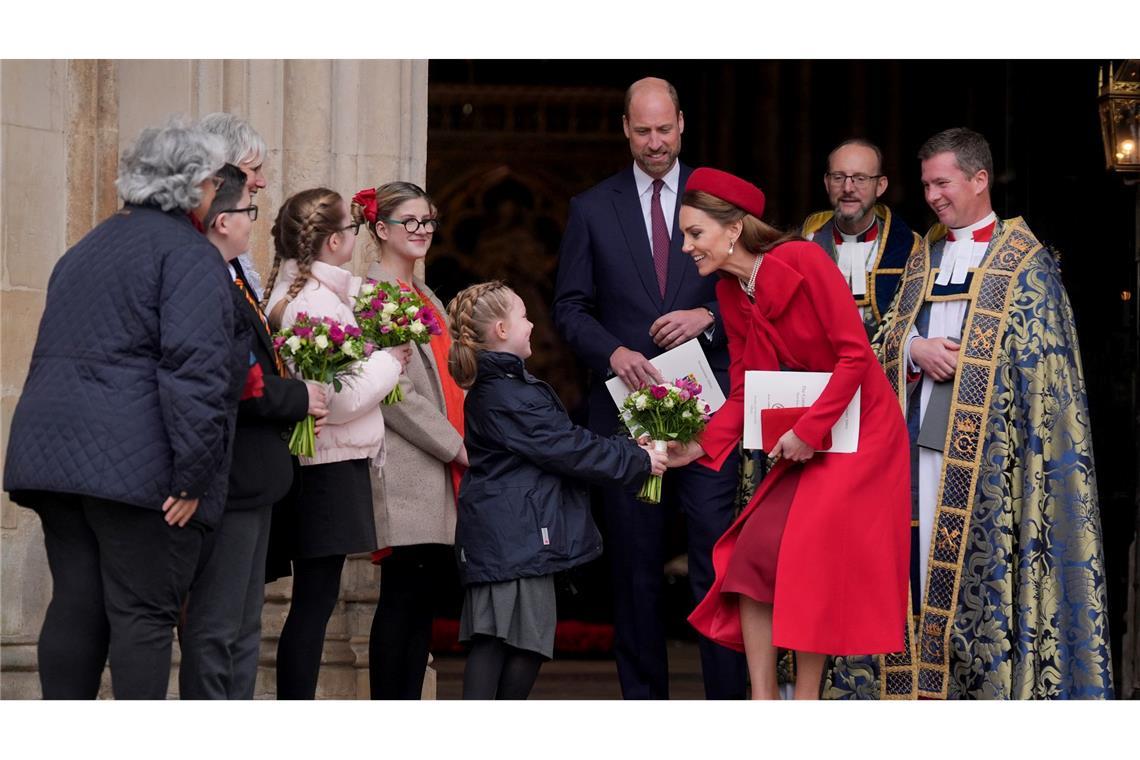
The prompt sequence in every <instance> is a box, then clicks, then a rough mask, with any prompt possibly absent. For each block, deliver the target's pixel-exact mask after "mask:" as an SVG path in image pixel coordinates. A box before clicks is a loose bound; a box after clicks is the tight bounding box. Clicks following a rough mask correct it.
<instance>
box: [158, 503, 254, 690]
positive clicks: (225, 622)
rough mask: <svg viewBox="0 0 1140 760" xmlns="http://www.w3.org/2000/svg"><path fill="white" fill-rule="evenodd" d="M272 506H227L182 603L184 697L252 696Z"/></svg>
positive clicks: (181, 679) (180, 675) (180, 685)
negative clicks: (183, 614) (183, 617)
mask: <svg viewBox="0 0 1140 760" xmlns="http://www.w3.org/2000/svg"><path fill="white" fill-rule="evenodd" d="M272 516H273V507H272V506H270V505H266V506H264V507H256V508H253V509H228V510H227V511H226V512H225V514H224V515H223V517H222V524H221V526H220V527H219V528H218V529H217V530H216V531H214V536H213V541H212V543H213V547H212V548H211V549H210V551H209V556H208V557H207V558H206V560H205V562H204V563H203V564H202V567H201V569H200V570H199V572H198V576H197V578H195V580H194V584H193V586H191V588H190V603H189V604H188V605H187V607H186V625H185V626H184V627H183V629H182V636H181V638H180V640H179V643H180V644H181V646H182V667H181V668H180V669H179V671H178V693H179V695H180V696H181V697H182V699H253V694H254V687H255V685H256V683H257V664H258V660H259V659H260V654H261V608H262V605H263V603H264V601H265V554H266V551H267V550H268V548H269V527H270V520H271V518H272Z"/></svg>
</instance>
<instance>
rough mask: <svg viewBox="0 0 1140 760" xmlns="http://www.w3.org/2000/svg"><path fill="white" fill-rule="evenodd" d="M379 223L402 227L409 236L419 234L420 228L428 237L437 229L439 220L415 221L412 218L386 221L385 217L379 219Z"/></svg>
mask: <svg viewBox="0 0 1140 760" xmlns="http://www.w3.org/2000/svg"><path fill="white" fill-rule="evenodd" d="M380 221H383V222H388V223H390V224H400V225H403V227H404V229H405V230H407V231H408V234H409V235H412V234H415V233H416V232H419V229H420V227H423V228H424V231H425V232H427V234H429V235H431V234H433V233H434V232H435V231H436V230H438V229H439V220H438V219H435V218H431V219H416V218H415V217H414V216H413V217H410V218H408V219H388V218H386V217H380Z"/></svg>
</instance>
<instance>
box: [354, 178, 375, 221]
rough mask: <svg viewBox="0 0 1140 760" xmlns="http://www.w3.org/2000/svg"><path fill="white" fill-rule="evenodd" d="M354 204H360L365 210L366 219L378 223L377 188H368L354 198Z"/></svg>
mask: <svg viewBox="0 0 1140 760" xmlns="http://www.w3.org/2000/svg"><path fill="white" fill-rule="evenodd" d="M352 202H353V203H359V204H360V207H361V208H362V209H363V210H364V218H365V219H367V220H368V221H370V222H372V223H373V224H375V223H376V188H374V187H366V188H365V189H363V190H361V191H360V192H359V193H357V194H356V195H354V196H352Z"/></svg>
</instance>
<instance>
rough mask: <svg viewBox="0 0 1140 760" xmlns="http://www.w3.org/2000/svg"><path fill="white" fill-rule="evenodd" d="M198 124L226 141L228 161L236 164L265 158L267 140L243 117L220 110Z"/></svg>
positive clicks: (205, 117)
mask: <svg viewBox="0 0 1140 760" xmlns="http://www.w3.org/2000/svg"><path fill="white" fill-rule="evenodd" d="M198 126H199V127H201V128H202V129H203V130H205V131H206V132H209V133H210V134H214V135H217V136H218V137H221V138H222V139H223V140H225V141H226V161H227V162H228V163H231V164H233V165H234V166H238V165H240V164H244V163H249V162H256V161H257V160H258V159H262V160H264V159H265V154H266V152H267V150H268V149H267V148H266V146H265V140H264V139H262V137H261V135H259V134H258V133H257V130H255V129H254V128H253V127H252V126H250V124H249V122H248V121H246V120H245V119H242V118H241V117H238V116H234V115H233V114H232V113H226V112H224V111H218V112H216V113H211V114H207V115H206V116H203V117H202V118H201V119H200V120H199V121H198Z"/></svg>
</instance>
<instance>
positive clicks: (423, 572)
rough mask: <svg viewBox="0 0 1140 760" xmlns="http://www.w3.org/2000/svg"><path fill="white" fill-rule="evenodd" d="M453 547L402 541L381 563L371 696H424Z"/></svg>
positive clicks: (371, 659) (371, 651)
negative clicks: (435, 616) (435, 623)
mask: <svg viewBox="0 0 1140 760" xmlns="http://www.w3.org/2000/svg"><path fill="white" fill-rule="evenodd" d="M453 563H454V559H453V558H452V555H451V547H449V546H442V545H438V546H406V547H404V546H401V547H396V549H395V550H394V551H393V553H392V554H391V556H389V557H388V558H387V559H385V560H384V561H383V563H382V564H381V565H380V601H379V602H378V603H377V604H376V614H375V616H374V617H373V618H372V635H371V636H370V637H369V640H368V681H369V691H370V692H371V696H372V699H419V698H420V694H421V692H422V691H423V687H424V671H425V670H426V668H427V657H428V650H429V648H430V647H431V623H432V613H433V611H434V607H435V603H436V602H437V601H438V599H439V598H440V596H441V595H442V594H443V593H445V589H443V588H441V587H442V586H444V578H445V573H444V568H443V565H444V564H453Z"/></svg>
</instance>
